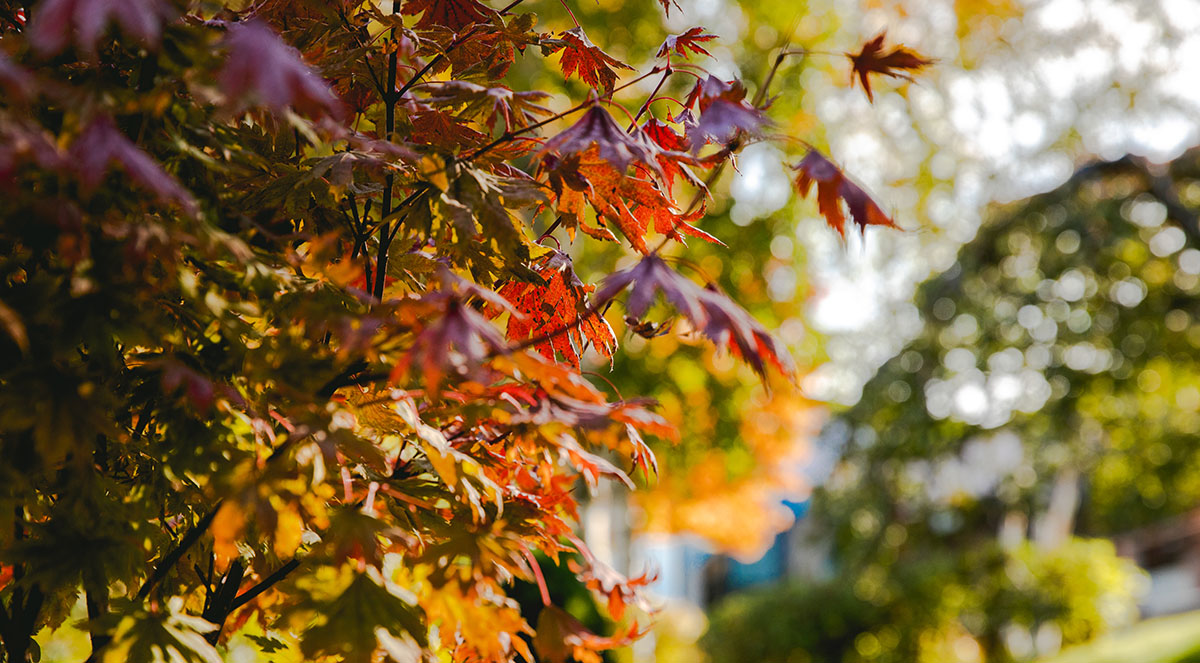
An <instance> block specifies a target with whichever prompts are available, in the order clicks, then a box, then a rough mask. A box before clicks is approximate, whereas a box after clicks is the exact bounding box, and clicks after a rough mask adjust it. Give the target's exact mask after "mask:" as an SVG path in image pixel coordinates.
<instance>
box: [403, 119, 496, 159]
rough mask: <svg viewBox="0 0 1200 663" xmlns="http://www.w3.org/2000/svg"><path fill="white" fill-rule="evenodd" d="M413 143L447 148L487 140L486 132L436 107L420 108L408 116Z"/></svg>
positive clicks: (456, 147)
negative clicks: (477, 129)
mask: <svg viewBox="0 0 1200 663" xmlns="http://www.w3.org/2000/svg"><path fill="white" fill-rule="evenodd" d="M409 121H410V122H411V124H412V135H410V136H409V138H410V139H411V140H412V141H413V142H414V143H422V144H426V145H433V146H435V147H441V148H444V149H447V150H455V149H461V148H463V147H478V146H480V145H483V144H484V143H485V142H487V139H488V137H487V134H485V133H483V132H481V131H476V130H475V129H472V128H471V127H469V126H467V123H466V122H465V121H464V120H462V119H460V118H458V117H457V116H455V115H452V114H450V113H447V112H446V111H441V110H436V109H420V110H417V111H416V112H414V113H412V114H411V115H410V116H409Z"/></svg>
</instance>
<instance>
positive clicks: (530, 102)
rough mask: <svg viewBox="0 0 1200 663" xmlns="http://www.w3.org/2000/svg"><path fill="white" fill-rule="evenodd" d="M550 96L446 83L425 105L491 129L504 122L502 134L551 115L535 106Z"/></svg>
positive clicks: (451, 82) (466, 82)
mask: <svg viewBox="0 0 1200 663" xmlns="http://www.w3.org/2000/svg"><path fill="white" fill-rule="evenodd" d="M549 96H550V95H549V94H547V93H545V92H541V91H537V90H534V91H528V92H514V91H512V90H510V89H509V88H507V87H502V86H498V87H484V86H482V85H477V84H475V83H471V82H468V81H446V82H443V83H441V84H439V85H438V86H437V87H436V88H435V89H434V91H433V92H432V93H431V94H430V96H429V97H428V98H426V99H425V101H426V102H427V103H429V104H430V105H432V106H435V107H442V108H453V109H456V110H457V111H458V114H459V116H460V117H465V118H467V119H471V120H477V121H479V122H483V123H485V124H487V125H488V126H489V127H491V128H493V129H494V128H495V127H496V122H497V120H500V121H503V122H504V130H505V131H511V130H512V129H513V127H514V126H517V127H525V126H528V125H530V124H533V123H534V122H535V121H536V118H537V117H538V116H541V117H546V116H548V115H551V114H552V111H551V110H550V109H549V108H546V107H545V106H541V105H539V104H538V103H537V102H539V101H541V100H543V99H546V98H548V97H549Z"/></svg>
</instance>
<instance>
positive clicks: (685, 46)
mask: <svg viewBox="0 0 1200 663" xmlns="http://www.w3.org/2000/svg"><path fill="white" fill-rule="evenodd" d="M716 38H717V36H716V35H710V34H706V33H705V32H704V28H691V29H690V30H688V31H687V32H684V33H681V34H677V35H669V36H668V37H667V38H666V39H665V40H663V43H662V46H659V47H658V53H657V54H655V57H660V58H661V57H662V56H664V55H670V54H671V53H672V52H674V53H677V54H679V55H680V56H682V57H684V58H685V59H686V58H687V57H688V51H691V52H692V53H695V54H696V55H708V56H710V57H711V56H712V53H709V52H708V51H706V50H705V49H704V47H703V46H701V45H700V44H701V43H703V42H706V41H712V40H714V39H716Z"/></svg>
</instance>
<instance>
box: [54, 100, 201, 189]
mask: <svg viewBox="0 0 1200 663" xmlns="http://www.w3.org/2000/svg"><path fill="white" fill-rule="evenodd" d="M70 161H71V167H72V168H74V169H75V172H76V173H77V174H78V176H79V180H80V182H81V183H82V184H83V188H84V190H85V191H94V190H95V189H96V187H97V186H99V184H100V182H101V180H103V179H104V173H105V172H106V171H107V170H108V166H109V164H111V163H113V162H116V163H117V164H120V166H121V167H122V168H123V169H124V170H125V173H126V174H128V175H129V177H130V178H131V179H132V180H133V181H134V182H136V183H138V184H140V185H142V186H144V187H146V188H147V189H149V190H150V191H151V192H153V193H154V194H155V195H157V196H158V197H159V198H161V199H163V200H169V201H174V202H177V203H179V204H180V205H182V206H183V207H184V209H186V210H188V212H189V213H194V212H195V209H196V201H195V200H194V199H193V198H192V195H191V194H190V193H188V191H187V190H186V189H184V188H183V186H182V185H180V184H179V182H177V181H176V180H175V178H173V177H171V176H170V175H168V174H167V173H166V172H164V171H163V169H162V167H161V166H159V165H158V163H157V162H156V161H155V160H154V159H152V158H151V157H150V155H148V154H146V153H145V152H143V151H142V150H141V149H139V148H138V146H137V145H135V144H133V141H131V140H129V139H128V138H126V137H125V134H123V133H121V132H120V131H119V130H118V129H117V126H116V125H115V124H114V123H113V121H112V119H111V118H109V117H108V116H104V115H101V116H97V117H96V118H94V119H93V120H92V121H91V122H90V123H89V124H88V125H87V127H85V128H84V130H83V131H82V132H81V133H80V134H79V137H78V138H76V139H75V142H74V143H72V145H71V150H70Z"/></svg>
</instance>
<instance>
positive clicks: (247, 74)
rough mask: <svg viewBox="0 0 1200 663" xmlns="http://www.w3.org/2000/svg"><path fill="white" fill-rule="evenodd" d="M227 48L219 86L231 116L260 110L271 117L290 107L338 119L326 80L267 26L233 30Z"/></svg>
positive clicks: (242, 25) (240, 25)
mask: <svg viewBox="0 0 1200 663" xmlns="http://www.w3.org/2000/svg"><path fill="white" fill-rule="evenodd" d="M225 46H226V48H228V49H229V57H228V59H227V60H226V62H225V66H224V68H223V69H222V70H221V73H220V75H219V82H220V84H221V88H222V91H223V92H224V93H225V95H226V96H227V97H228V100H229V101H228V105H229V106H230V107H231V108H232V110H233V111H234V112H240V111H242V110H244V109H245V108H247V107H249V106H254V105H262V106H266V107H267V108H269V109H270V110H272V111H274V112H280V111H282V110H284V109H286V108H289V107H290V108H295V109H296V110H297V111H299V112H301V113H306V114H309V115H314V116H320V115H329V116H332V117H335V118H337V117H340V116H341V114H342V110H343V109H342V105H341V102H340V101H339V100H338V97H337V95H336V94H334V93H333V90H332V89H330V87H329V84H328V83H326V82H325V79H323V78H321V76H320V75H319V74H317V72H315V71H313V70H312V69H311V68H310V67H309V66H308V65H306V64H305V63H304V60H303V59H301V57H300V52H299V51H297V50H296V49H295V48H292V47H291V46H289V45H288V44H286V43H284V41H283V40H282V39H280V38H279V35H277V34H275V31H274V30H272V29H271V28H270V27H268V26H267V25H266V24H265V23H262V22H260V21H249V22H246V23H238V24H235V25H233V26H232V27H230V28H229V33H228V35H227V36H226V38H225Z"/></svg>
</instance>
